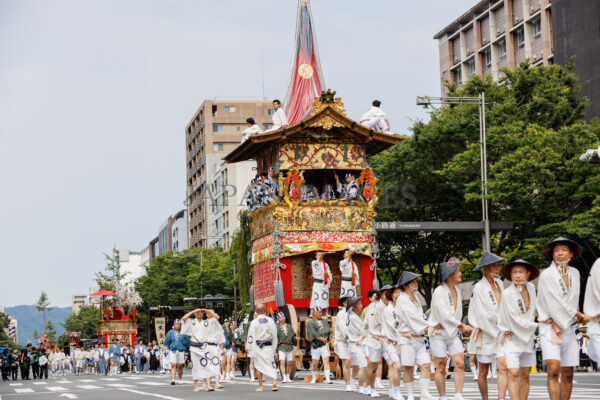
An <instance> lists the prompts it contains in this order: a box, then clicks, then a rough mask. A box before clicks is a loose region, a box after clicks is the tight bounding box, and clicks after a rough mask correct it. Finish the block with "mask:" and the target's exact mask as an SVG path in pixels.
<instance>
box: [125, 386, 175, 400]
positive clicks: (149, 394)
mask: <svg viewBox="0 0 600 400" xmlns="http://www.w3.org/2000/svg"><path fill="white" fill-rule="evenodd" d="M121 390H125V391H126V392H131V393H137V394H143V395H145V396H152V397H158V398H161V399H166V400H183V399H180V398H178V397H171V396H165V395H163V394H158V393H148V392H142V391H140V390H133V389H126V388H121Z"/></svg>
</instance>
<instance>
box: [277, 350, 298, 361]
mask: <svg viewBox="0 0 600 400" xmlns="http://www.w3.org/2000/svg"><path fill="white" fill-rule="evenodd" d="M277 353H278V354H279V361H294V352H293V351H281V350H280V351H278V352H277Z"/></svg>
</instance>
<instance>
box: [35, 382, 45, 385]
mask: <svg viewBox="0 0 600 400" xmlns="http://www.w3.org/2000/svg"><path fill="white" fill-rule="evenodd" d="M33 384H34V385H47V384H48V382H33Z"/></svg>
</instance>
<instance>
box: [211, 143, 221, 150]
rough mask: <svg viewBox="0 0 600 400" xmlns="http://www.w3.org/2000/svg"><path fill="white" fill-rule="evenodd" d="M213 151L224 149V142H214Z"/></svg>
mask: <svg viewBox="0 0 600 400" xmlns="http://www.w3.org/2000/svg"><path fill="white" fill-rule="evenodd" d="M213 151H223V143H213Z"/></svg>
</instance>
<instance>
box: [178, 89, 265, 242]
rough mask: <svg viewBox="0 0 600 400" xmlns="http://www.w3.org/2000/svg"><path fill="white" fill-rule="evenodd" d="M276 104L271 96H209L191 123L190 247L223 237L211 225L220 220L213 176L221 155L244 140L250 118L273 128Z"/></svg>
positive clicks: (188, 143)
mask: <svg viewBox="0 0 600 400" xmlns="http://www.w3.org/2000/svg"><path fill="white" fill-rule="evenodd" d="M272 107H273V105H272V102H271V100H245V101H240V100H205V101H204V102H203V103H202V105H201V106H200V108H199V109H198V110H197V111H196V112H195V113H194V116H193V117H192V119H191V120H190V122H189V123H188V124H187V126H186V128H185V138H186V141H185V143H186V163H187V165H186V172H187V176H186V178H187V185H186V186H187V190H186V198H187V200H186V201H187V212H188V229H189V231H188V233H189V237H188V240H189V245H190V248H197V247H207V246H209V245H210V244H215V243H214V242H215V240H219V238H218V237H217V238H211V237H209V236H219V235H221V233H219V234H216V235H209V225H212V224H215V223H217V222H216V220H215V218H214V213H209V211H212V210H210V209H211V208H212V207H213V200H212V199H213V198H214V194H213V193H212V191H211V188H210V186H213V185H214V182H210V180H211V177H212V176H213V175H214V174H215V172H216V165H217V163H218V162H219V160H220V159H221V157H223V156H225V155H226V154H229V153H230V152H231V151H232V150H233V149H234V148H235V147H236V146H237V145H238V144H239V143H240V142H241V140H242V132H243V131H244V129H246V119H247V118H249V117H252V118H254V120H255V122H256V123H257V124H258V125H260V126H261V127H262V128H263V129H265V130H266V129H269V128H271V115H272V114H273V112H274V111H273V108H272ZM209 169H210V171H209ZM213 188H214V187H213ZM209 219H210V221H209ZM211 233H213V232H211Z"/></svg>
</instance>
